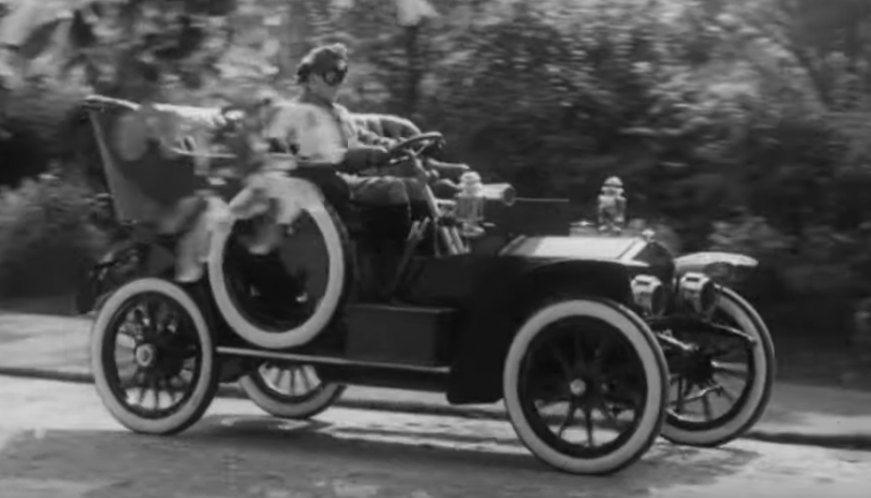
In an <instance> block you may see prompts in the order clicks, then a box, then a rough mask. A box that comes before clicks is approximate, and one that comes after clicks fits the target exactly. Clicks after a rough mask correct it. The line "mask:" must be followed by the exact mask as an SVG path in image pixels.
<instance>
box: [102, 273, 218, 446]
mask: <svg viewBox="0 0 871 498" xmlns="http://www.w3.org/2000/svg"><path fill="white" fill-rule="evenodd" d="M151 292H154V293H159V294H162V295H164V296H167V297H169V298H171V299H172V300H174V301H175V302H176V303H178V305H179V306H181V307H182V308H183V309H184V310H185V312H187V313H188V314H189V316H190V318H191V321H192V322H193V324H194V327H195V328H196V331H195V332H196V334H197V339H198V340H199V342H200V348H201V351H202V356H201V358H200V372H199V377H198V378H197V379H195V381H194V390H193V393H192V394H191V396H190V398H189V399H188V400H186V401H185V402H184V404H183V405H182V406H181V407H180V409H179V410H178V411H176V412H175V413H173V414H172V415H170V416H168V417H165V418H162V419H157V420H151V419H146V418H142V417H140V416H138V415H136V414H134V413H132V412H130V411H129V410H128V409H127V408H126V407H125V406H124V404H123V403H122V402H121V401H119V400H118V399H117V398H116V397H115V393H114V391H113V390H112V388H111V387H110V386H109V383H108V380H107V378H106V365H104V364H103V362H102V353H103V343H104V342H105V338H106V334H107V333H108V330H107V327H108V325H109V324H110V323H111V321H112V319H113V318H114V317H115V315H116V314H117V313H118V311H119V310H120V308H121V307H123V306H124V305H125V304H127V303H128V302H129V300H130V299H131V298H133V297H134V296H136V295H137V294H142V293H151ZM90 353H91V369H92V373H93V376H94V384H95V386H96V389H97V392H98V394H99V395H100V398H101V399H102V401H103V404H104V405H105V407H106V408H107V409H108V410H109V412H110V413H111V414H112V415H113V416H114V417H115V418H116V419H117V420H118V421H119V422H120V423H121V424H122V425H124V426H125V427H127V428H129V429H131V430H133V431H136V432H143V433H150V434H165V433H170V432H174V431H175V430H177V429H178V428H179V427H183V426H185V425H187V424H189V423H190V421H191V419H192V418H198V417H199V416H200V415H202V411H201V410H202V409H203V405H204V404H208V403H211V401H212V399H211V397H212V396H213V394H214V391H213V389H212V383H213V382H214V379H215V375H216V374H215V368H216V367H215V354H214V345H213V342H212V337H211V335H210V334H209V328H208V326H207V324H206V320H205V318H204V317H203V314H202V313H201V312H200V310H199V308H198V307H197V305H196V303H195V302H194V301H193V299H191V297H190V296H189V295H188V294H187V293H186V292H185V291H184V290H182V289H181V288H180V287H178V286H177V285H175V284H173V283H171V282H168V281H166V280H162V279H158V278H142V279H137V280H133V281H131V282H128V283H127V284H124V285H123V286H121V287H119V288H118V290H116V291H115V292H114V293H113V294H112V295H111V296H110V297H109V299H108V300H106V302H105V303H104V304H103V306H102V307H101V308H100V311H99V313H98V314H97V317H96V320H95V322H94V325H93V328H92V331H91V351H90Z"/></svg>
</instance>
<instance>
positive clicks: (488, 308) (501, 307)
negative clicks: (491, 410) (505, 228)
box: [447, 258, 631, 404]
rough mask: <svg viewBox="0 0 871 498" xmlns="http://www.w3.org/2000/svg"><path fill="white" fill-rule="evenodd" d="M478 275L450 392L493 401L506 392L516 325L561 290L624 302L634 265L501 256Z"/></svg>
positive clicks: (460, 398) (457, 398) (457, 397)
mask: <svg viewBox="0 0 871 498" xmlns="http://www.w3.org/2000/svg"><path fill="white" fill-rule="evenodd" d="M499 261H500V262H499V264H497V265H495V266H494V267H493V268H490V269H489V270H488V272H487V273H489V275H488V274H485V275H482V276H481V278H479V279H478V282H477V284H476V287H477V288H476V289H475V291H474V293H473V294H472V295H473V296H474V298H473V302H472V305H471V308H470V312H469V316H468V319H467V321H466V323H465V327H463V330H460V331H458V334H457V338H458V339H457V341H458V343H457V346H456V347H457V349H456V350H455V355H454V361H453V364H452V366H451V374H450V379H449V386H448V392H447V397H448V400H449V401H450V402H451V403H454V404H464V403H493V402H496V401H498V400H499V399H501V397H502V368H503V365H504V362H505V356H506V354H507V353H508V349H509V347H510V345H511V341H512V339H513V337H514V334H515V333H516V331H517V329H518V327H519V326H520V324H521V323H522V321H523V319H524V318H526V317H527V316H528V315H529V314H530V313H532V312H533V310H534V309H535V308H536V307H537V305H539V304H540V303H542V302H543V301H545V300H547V299H548V298H550V297H555V296H557V295H559V294H564V293H572V294H587V295H590V296H596V297H604V298H608V299H612V300H615V301H617V302H622V303H626V302H627V301H628V300H630V299H631V289H630V285H629V284H630V269H629V267H628V266H626V265H625V264H623V263H621V262H619V261H605V260H577V259H558V260H546V259H529V258H501V259H500V260H499Z"/></svg>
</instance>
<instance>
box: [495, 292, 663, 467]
mask: <svg viewBox="0 0 871 498" xmlns="http://www.w3.org/2000/svg"><path fill="white" fill-rule="evenodd" d="M666 372H667V370H666V363H665V358H664V356H663V354H662V351H661V350H660V348H659V346H658V344H657V342H656V339H655V337H654V335H653V333H652V332H651V330H650V329H649V328H648V327H647V325H646V324H645V323H644V322H643V320H641V318H640V317H638V316H637V315H636V314H635V313H633V312H632V311H631V310H629V309H627V308H626V307H624V306H622V305H619V304H617V303H614V302H611V301H605V300H598V299H583V298H580V299H567V300H559V301H556V302H550V303H548V304H545V305H543V306H541V307H539V308H538V309H537V310H536V311H535V312H533V314H532V315H531V316H530V317H529V318H528V319H527V320H526V321H525V322H524V323H523V325H522V326H521V327H520V329H519V331H518V332H517V335H516V336H515V338H514V340H513V342H512V344H511V347H510V349H509V352H508V355H507V357H506V362H505V369H504V373H503V391H504V392H503V395H504V399H505V406H506V409H507V411H508V416H509V418H510V420H511V423H512V425H513V426H514V429H515V431H516V433H517V435H518V437H519V438H520V439H521V441H522V442H523V443H524V445H526V447H527V448H528V449H529V450H530V451H531V452H532V453H533V454H534V455H535V456H536V457H538V458H539V459H540V460H542V461H544V462H545V463H547V464H549V465H551V466H553V467H555V468H557V469H560V470H563V471H566V472H570V473H575V474H610V473H613V472H616V471H619V470H621V469H622V468H624V467H626V466H628V465H630V464H631V463H633V462H635V461H636V460H637V459H639V458H640V457H641V456H642V455H643V454H644V453H645V452H646V451H647V450H648V449H649V448H650V446H651V445H652V444H653V442H654V440H655V439H656V437H657V436H658V435H659V431H660V429H661V427H662V424H663V421H664V418H665V402H666V399H667V381H666ZM579 414H580V417H576V416H577V415H579Z"/></svg>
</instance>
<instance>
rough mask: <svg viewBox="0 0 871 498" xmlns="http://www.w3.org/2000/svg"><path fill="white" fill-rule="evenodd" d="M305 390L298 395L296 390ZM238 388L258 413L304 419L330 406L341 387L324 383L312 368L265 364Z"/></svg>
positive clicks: (340, 393)
mask: <svg viewBox="0 0 871 498" xmlns="http://www.w3.org/2000/svg"><path fill="white" fill-rule="evenodd" d="M300 385H303V386H304V388H305V389H304V390H302V391H297V389H296V388H297V387H299V386H300ZM239 386H240V387H241V388H242V391H244V392H245V395H246V396H248V399H250V400H251V401H252V402H253V403H254V404H255V405H257V406H258V407H259V408H260V409H261V410H263V411H265V412H266V413H268V414H270V415H272V416H273V417H278V418H287V419H307V418H311V417H314V416H315V415H318V414H319V413H322V412H323V411H324V410H326V409H327V408H329V407H330V406H332V405H333V404H334V403H335V402H336V401H337V400H338V399H339V397H341V395H342V393H344V391H345V385H344V384H333V383H324V382H322V381H321V380H320V379H319V378H318V377H317V373H316V371H315V369H314V367H312V366H311V365H296V364H294V365H273V364H271V363H264V364H262V365H260V366H259V367H258V368H257V369H256V370H254V371H253V372H251V373H249V374H247V375H245V376H244V377H242V378H241V379H239Z"/></svg>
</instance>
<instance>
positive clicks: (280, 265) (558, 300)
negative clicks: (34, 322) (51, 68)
mask: <svg viewBox="0 0 871 498" xmlns="http://www.w3.org/2000/svg"><path fill="white" fill-rule="evenodd" d="M139 107H140V106H139V105H138V104H135V103H132V102H126V101H121V100H115V99H110V98H106V97H101V96H92V97H89V98H88V99H87V100H86V102H85V105H84V108H85V109H86V111H87V116H88V118H89V119H90V123H91V125H92V126H93V132H94V136H95V139H96V142H97V143H98V145H99V150H100V153H101V157H102V161H103V169H104V172H105V177H106V182H107V185H108V190H109V191H110V193H111V196H112V197H111V199H112V203H113V207H114V211H115V214H116V216H117V217H118V220H119V222H121V223H123V226H124V227H126V228H125V231H124V232H123V233H125V234H126V235H124V236H123V237H121V240H119V243H118V244H117V245H116V246H114V247H112V248H111V249H110V250H109V252H108V253H107V254H106V256H105V257H104V258H103V259H102V260H101V261H100V262H99V263H98V264H97V265H96V266H95V267H94V269H93V272H92V274H91V276H90V279H89V281H88V282H86V285H85V286H84V287H83V290H82V293H81V299H80V301H79V304H80V309H81V310H82V311H83V312H92V313H93V314H94V317H95V318H94V325H93V331H92V339H91V357H92V369H93V372H94V376H95V383H96V388H97V391H98V392H99V394H100V396H101V399H102V400H103V403H104V405H105V406H106V408H107V409H108V411H109V412H111V414H112V415H113V416H114V417H115V418H116V419H117V420H118V421H119V422H120V423H121V424H123V425H124V426H125V427H127V428H129V429H130V430H132V431H136V432H141V433H147V434H161V435H165V434H174V433H178V432H180V431H183V430H185V429H186V428H188V427H190V426H191V425H192V424H194V423H196V422H197V421H198V419H199V418H200V417H201V416H202V415H203V413H204V412H205V411H206V409H207V407H208V406H209V404H210V403H211V401H212V400H213V398H214V396H215V394H216V391H217V388H218V386H219V384H221V383H232V382H238V383H239V385H240V386H241V388H242V389H243V390H244V392H245V393H246V394H247V396H248V397H249V398H250V399H251V401H253V402H254V403H255V404H256V405H257V406H259V407H260V408H262V409H263V410H264V411H265V412H267V413H268V414H271V415H273V416H276V417H283V418H293V419H305V418H308V417H312V416H315V415H317V414H318V413H321V412H322V411H323V410H325V409H327V408H328V407H329V406H330V405H331V404H333V403H335V402H336V400H337V399H338V398H339V397H340V396H341V395H342V394H343V391H344V390H345V386H347V385H369V386H382V387H393V388H400V389H409V390H420V391H431V392H439V393H444V394H445V398H446V402H447V403H450V404H455V405H461V404H483V403H494V402H499V401H500V400H501V401H503V403H504V406H505V410H506V412H507V415H508V418H509V420H510V422H511V424H512V425H513V427H514V429H515V432H516V434H517V436H518V437H519V439H520V440H521V441H522V442H523V443H524V445H525V446H526V447H527V448H528V449H529V451H530V452H531V453H532V454H533V455H535V456H536V457H538V458H539V459H540V460H542V461H543V462H545V463H546V464H549V465H550V466H552V467H554V468H556V469H559V470H562V471H566V472H570V473H576V474H609V473H613V472H616V471H618V470H620V469H623V468H625V467H626V466H628V465H630V464H631V463H633V462H635V461H636V460H637V459H639V458H641V457H642V456H643V455H644V454H645V452H646V451H647V450H648V449H649V448H650V447H651V445H652V444H653V443H654V441H655V439H656V438H657V437H658V436H660V435H661V436H663V437H664V438H665V439H667V440H669V441H672V442H674V443H678V444H685V445H695V446H715V445H719V444H723V443H725V442H728V441H730V440H732V439H734V438H736V437H739V436H740V435H741V434H742V433H744V432H745V431H746V430H748V429H749V428H750V427H751V426H752V425H753V424H754V423H755V422H756V421H757V420H758V419H759V417H760V416H761V415H762V413H763V411H764V409H765V407H766V404H767V402H768V399H769V395H770V392H771V387H772V382H773V377H774V368H775V362H774V349H773V345H772V341H771V338H770V335H769V332H768V330H767V329H766V326H765V323H764V322H763V320H762V319H761V318H760V317H759V315H758V314H757V312H756V311H754V309H753V307H752V306H751V305H750V304H748V302H747V301H745V300H744V299H743V298H742V297H740V296H739V295H738V294H737V293H736V292H735V291H733V290H731V289H730V288H729V287H728V286H727V282H725V281H724V280H723V276H724V275H726V274H727V272H731V271H737V270H740V269H741V268H744V267H748V266H753V265H754V264H755V262H754V261H753V260H752V259H750V258H747V257H744V256H740V255H734V254H722V253H704V254H692V255H686V256H681V257H675V256H674V255H673V254H671V253H670V252H669V250H668V249H666V247H665V246H664V245H663V244H661V243H659V242H657V240H656V239H655V237H654V236H652V235H651V234H649V233H643V234H639V233H631V232H629V231H623V232H621V233H614V231H613V230H610V229H609V230H598V229H590V230H587V231H586V232H585V231H584V230H580V231H578V230H575V231H574V233H573V230H572V226H571V225H572V219H571V217H570V216H569V215H568V214H567V213H568V212H569V211H568V210H567V209H565V208H566V206H567V202H566V201H563V200H559V199H557V200H552V199H551V200H549V199H526V198H518V197H517V196H516V195H514V191H513V189H512V188H511V187H510V186H507V185H496V184H482V183H480V182H479V181H478V180H479V178H478V177H476V176H475V175H471V174H468V173H467V174H465V175H464V177H463V178H462V186H463V190H462V192H461V193H460V194H458V195H456V197H455V198H449V199H439V198H436V196H435V195H433V193H432V190H430V189H429V188H428V187H427V190H426V191H427V195H428V204H427V205H428V207H429V212H428V214H427V215H425V216H423V217H421V218H420V219H417V220H416V221H415V225H414V228H413V229H412V231H411V233H410V234H409V236H408V237H407V238H405V239H403V241H402V243H403V244H404V250H405V252H404V254H403V256H402V258H400V261H399V262H398V263H397V266H398V269H397V271H396V272H395V274H396V278H395V279H393V281H392V282H390V285H389V286H388V287H387V292H386V294H384V295H383V296H382V297H379V298H377V299H370V298H364V297H362V295H361V293H360V292H359V289H360V286H361V282H362V283H365V282H363V281H364V280H365V279H366V278H373V277H372V274H371V273H367V272H365V271H363V267H364V265H365V263H366V261H367V258H368V256H370V255H372V254H373V253H375V252H377V251H378V242H379V241H378V236H375V237H373V236H372V233H371V231H370V229H369V228H368V226H367V223H368V221H367V213H366V209H365V208H364V207H361V206H357V205H355V203H354V202H353V201H352V200H350V198H349V196H348V194H347V192H346V191H344V190H343V189H342V188H341V186H342V185H343V183H341V182H336V181H334V180H335V176H334V173H332V172H331V170H330V169H324V168H319V169H317V172H316V174H313V173H312V171H313V170H311V169H307V168H305V167H303V166H298V167H296V168H295V169H290V170H288V171H287V173H286V174H287V175H288V176H289V177H290V178H295V179H296V183H295V185H296V187H297V188H298V192H299V194H300V195H299V199H294V202H296V203H297V205H298V206H299V207H300V208H301V212H302V214H300V216H299V217H298V218H297V219H296V221H295V222H294V225H293V229H292V230H289V231H288V233H287V234H286V235H284V237H283V239H282V241H281V244H280V245H279V247H278V249H277V250H275V251H273V252H272V253H269V254H266V255H253V254H251V253H250V252H249V251H247V250H245V249H244V248H243V246H242V244H240V242H239V241H240V239H241V238H242V237H244V236H245V234H246V233H247V231H248V230H250V225H249V224H250V220H237V221H233V222H231V223H225V224H223V225H220V228H216V229H215V231H214V233H212V239H211V246H210V252H209V255H208V258H207V263H205V272H204V274H205V276H204V277H203V278H202V279H201V280H200V281H197V282H195V283H189V284H179V283H177V282H175V281H174V279H173V278H174V277H173V258H174V247H175V246H174V245H173V236H172V235H159V234H158V235H155V234H154V232H153V230H150V229H149V228H148V227H149V224H150V223H151V222H153V220H150V219H149V216H152V215H151V214H149V213H150V212H149V211H148V210H144V209H143V208H142V206H143V205H144V204H145V203H146V202H145V201H146V200H147V201H148V202H151V203H156V204H158V205H169V204H171V203H172V202H174V201H175V200H177V199H179V198H181V197H182V196H184V195H187V194H188V193H189V192H191V191H193V190H196V189H198V188H204V185H205V186H206V187H208V188H213V189H215V190H216V191H217V192H219V194H220V195H221V196H223V197H224V198H229V196H231V195H233V193H235V192H236V191H238V189H239V188H240V187H239V184H238V182H236V183H235V184H234V181H233V180H232V178H231V179H229V180H227V179H226V178H225V179H224V180H222V181H223V182H224V183H223V185H221V182H219V181H217V180H216V178H217V177H216V176H215V174H214V173H213V172H214V171H218V170H220V165H221V164H227V163H232V162H233V161H234V160H236V158H234V157H233V156H232V154H229V155H228V154H222V153H218V152H202V148H201V147H197V146H191V142H192V141H194V139H195V138H196V137H194V136H193V135H191V134H188V135H185V136H180V137H178V138H179V140H178V142H177V144H176V145H171V146H169V147H168V146H167V145H166V144H163V145H161V144H160V143H157V142H155V141H151V142H149V145H148V147H147V150H145V149H143V150H139V151H138V153H136V154H131V153H130V150H128V149H130V147H129V146H127V148H126V149H124V150H121V148H122V147H123V146H124V144H123V143H119V140H120V138H119V135H118V133H117V130H118V129H120V128H121V127H120V126H119V125H118V124H119V123H120V122H121V120H123V119H124V118H125V116H129V115H131V113H136V112H137V109H139ZM161 109H163V110H164V111H165V112H168V113H175V114H177V115H178V116H180V119H184V118H185V116H203V115H212V116H220V115H227V114H228V112H229V111H228V110H227V109H197V108H184V107H174V106H169V105H166V106H162V107H161ZM234 112H238V109H236V110H235V111H234ZM443 143H444V140H443V138H442V137H441V135H440V134H438V133H424V134H420V135H418V136H415V137H412V138H410V139H407V140H404V141H402V142H401V143H399V144H398V145H396V146H395V147H394V148H393V149H392V150H391V151H390V154H391V157H393V158H396V159H397V160H399V159H402V160H409V159H413V160H419V161H421V163H422V164H423V163H425V161H423V159H424V158H426V157H427V156H428V155H430V154H432V153H433V151H434V150H435V149H437V148H438V147H439V146H441V145H442V144H443ZM128 145H129V144H128ZM167 149H171V150H167ZM203 154H207V155H209V158H210V159H211V160H212V168H211V169H210V170H209V171H211V172H212V173H209V174H208V175H206V176H207V177H208V178H202V177H201V176H199V175H198V174H197V168H196V167H195V165H194V163H195V162H196V160H197V157H196V156H198V155H199V156H202V155H203ZM200 159H202V158H201V157H200ZM209 178H211V180H209ZM209 181H211V183H208V182H209ZM725 378H729V379H730V380H733V381H736V382H738V384H739V385H738V386H737V387H735V385H726V384H725V383H724V382H725V381H723V380H722V379H725ZM712 400H714V401H718V402H722V403H723V404H724V406H725V407H724V408H723V410H722V411H721V413H719V414H715V413H714V410H713V408H712V406H713V404H714V403H713V401H712ZM692 404H696V405H698V406H700V408H699V410H698V412H701V413H698V412H696V413H690V411H689V408H687V407H688V406H689V405H692Z"/></svg>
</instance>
